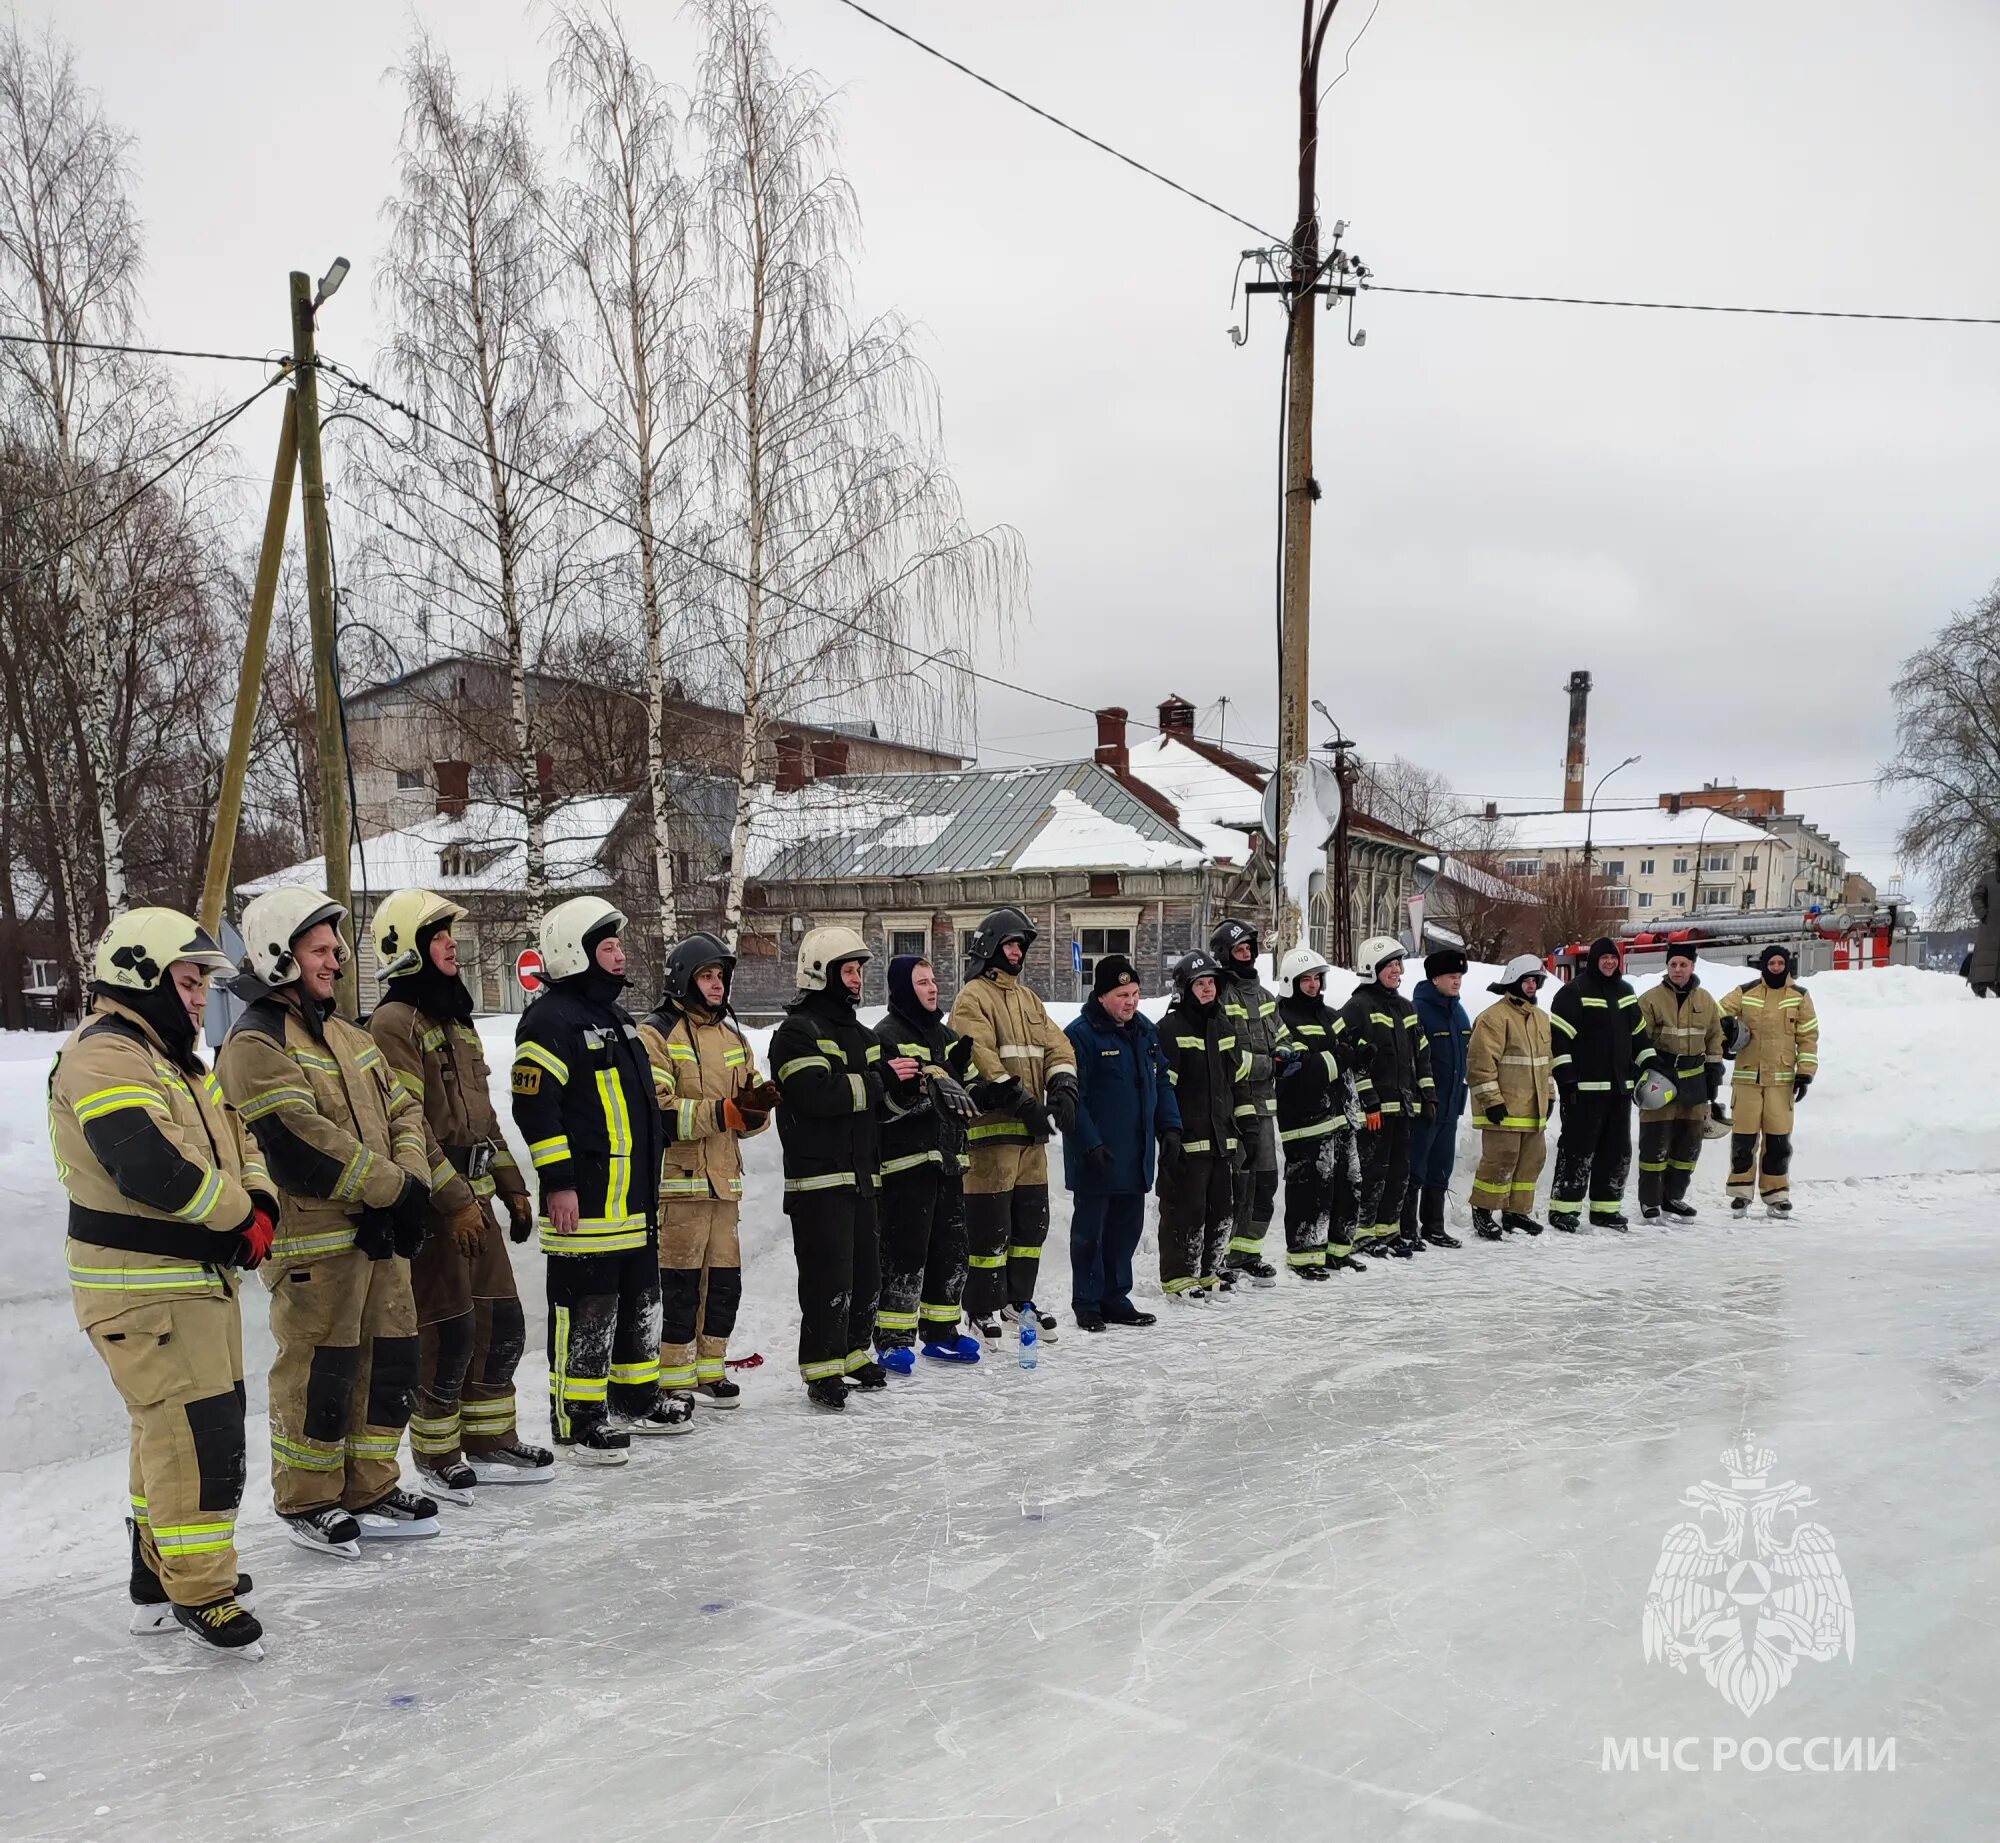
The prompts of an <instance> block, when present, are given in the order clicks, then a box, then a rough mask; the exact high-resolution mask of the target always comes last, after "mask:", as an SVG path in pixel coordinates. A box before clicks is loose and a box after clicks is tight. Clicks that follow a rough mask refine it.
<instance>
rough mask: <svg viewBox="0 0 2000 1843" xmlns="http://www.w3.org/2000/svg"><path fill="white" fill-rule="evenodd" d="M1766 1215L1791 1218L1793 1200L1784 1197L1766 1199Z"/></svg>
mask: <svg viewBox="0 0 2000 1843" xmlns="http://www.w3.org/2000/svg"><path fill="white" fill-rule="evenodd" d="M1764 1213H1765V1215H1767V1216H1789V1215H1790V1214H1791V1213H1792V1200H1791V1198H1790V1197H1784V1196H1778V1197H1766V1198H1765V1199H1764Z"/></svg>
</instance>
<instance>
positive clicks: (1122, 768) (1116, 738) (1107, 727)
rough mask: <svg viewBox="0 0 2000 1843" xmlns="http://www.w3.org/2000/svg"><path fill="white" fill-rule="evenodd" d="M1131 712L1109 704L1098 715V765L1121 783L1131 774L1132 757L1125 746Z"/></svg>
mask: <svg viewBox="0 0 2000 1843" xmlns="http://www.w3.org/2000/svg"><path fill="white" fill-rule="evenodd" d="M1131 714H1132V713H1131V712H1130V711H1129V710H1127V709H1126V708H1125V707H1124V706H1123V705H1122V704H1107V705H1106V706H1105V707H1104V708H1103V709H1102V710H1100V711H1099V712H1098V713H1097V765H1098V766H1099V767H1100V768H1108V769H1110V770H1111V772H1112V773H1113V774H1115V775H1116V776H1117V777H1118V778H1119V779H1120V780H1121V781H1122V780H1124V778H1125V777H1126V775H1127V774H1129V773H1130V772H1131V768H1132V756H1131V752H1130V751H1129V750H1128V749H1127V748H1126V746H1125V723H1126V719H1127V718H1129V717H1130V716H1131Z"/></svg>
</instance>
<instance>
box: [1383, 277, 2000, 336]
mask: <svg viewBox="0 0 2000 1843" xmlns="http://www.w3.org/2000/svg"><path fill="white" fill-rule="evenodd" d="M1361 285H1362V287H1363V288H1365V289H1367V290H1368V291H1369V293H1371V294H1414V295H1427V296H1430V297H1432V298H1434V299H1438V300H1447V301H1524V302H1528V303H1531V304H1535V305H1540V306H1550V307H1636V308H1643V309H1647V310H1649V311H1651V312H1656V313H1670V314H1758V315H1762V316H1764V317H1766V318H1771V319H1782V320H1901V321H1907V322H1911V323H1913V324H1916V325H1920V326H2000V315H1989V314H1897V313H1870V312H1865V311H1863V310H1861V309H1858V308H1845V307H1746V306H1743V305H1740V304H1738V303H1730V302H1718V301H1625V300H1613V299H1609V298H1605V297H1600V296H1594V295H1581V294H1501V293H1499V292H1497V291H1495V290H1492V289H1483V288H1401V287H1395V286H1392V285H1391V284H1390V283H1388V282H1374V281H1366V282H1363V283H1362V284H1361Z"/></svg>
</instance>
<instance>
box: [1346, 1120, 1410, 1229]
mask: <svg viewBox="0 0 2000 1843" xmlns="http://www.w3.org/2000/svg"><path fill="white" fill-rule="evenodd" d="M1360 1151H1361V1199H1360V1211H1359V1219H1358V1221H1357V1222H1356V1225H1355V1230H1354V1242H1355V1246H1357V1247H1360V1248H1366V1247H1370V1246H1372V1245H1374V1244H1376V1243H1387V1242H1391V1241H1394V1240H1395V1239H1396V1237H1397V1236H1398V1235H1399V1234H1401V1232H1402V1224H1403V1192H1404V1191H1405V1190H1407V1189H1408V1188H1409V1183H1410V1117H1409V1115H1408V1114H1400V1113H1389V1114H1384V1115H1383V1116H1382V1126H1381V1130H1380V1131H1378V1132H1373V1133H1368V1132H1364V1133H1363V1134H1362V1135H1361V1146H1360Z"/></svg>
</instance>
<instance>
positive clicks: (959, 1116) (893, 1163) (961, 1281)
mask: <svg viewBox="0 0 2000 1843" xmlns="http://www.w3.org/2000/svg"><path fill="white" fill-rule="evenodd" d="M888 986H889V1012H888V1015H887V1016H886V1017H884V1018H883V1020H882V1021H881V1023H879V1024H878V1025H876V1026H875V1037H876V1040H877V1042H878V1043H880V1045H881V1048H882V1060H881V1063H880V1065H879V1066H880V1068H881V1071H882V1111H883V1122H882V1190H881V1195H880V1197H879V1199H878V1202H879V1205H880V1210H881V1218H882V1292H881V1298H880V1300H879V1302H878V1303H877V1305H876V1308H875V1349H876V1354H877V1356H878V1358H879V1359H880V1361H881V1362H882V1363H883V1364H884V1365H885V1366H886V1367H887V1368H889V1369H892V1370H895V1371H897V1372H899V1373H901V1374H907V1373H908V1372H909V1371H910V1370H911V1369H913V1368H914V1367H915V1362H916V1359H915V1355H914V1348H915V1346H916V1344H917V1343H918V1341H919V1340H920V1339H921V1341H922V1343H923V1349H924V1354H925V1355H926V1356H928V1357H933V1358H936V1359H937V1360H938V1361H939V1362H943V1363H966V1362H977V1361H978V1360H979V1340H978V1339H977V1338H971V1337H962V1336H961V1335H960V1334H959V1320H960V1316H961V1313H962V1311H963V1307H964V1300H965V1276H966V1264H965V1258H966V1246H965V1194H964V1186H965V1167H966V1165H967V1163H968V1162H969V1160H968V1158H967V1155H966V1150H965V1147H966V1138H965V1129H966V1127H967V1126H968V1125H969V1124H970V1122H971V1119H972V1116H973V1115H974V1114H975V1113H976V1112H977V1111H978V1107H979V1103H980V1101H981V1100H984V1099H988V1098H990V1097H989V1096H988V1095H987V1093H986V1084H985V1083H983V1082H982V1081H981V1080H980V1079H979V1077H978V1075H977V1074H976V1073H975V1072H974V1070H973V1067H972V1045H971V1043H970V1042H968V1041H967V1040H966V1039H965V1038H964V1037H961V1036H960V1035H958V1033H957V1032H956V1031H954V1030H953V1029H952V1028H951V1026H950V1025H949V1024H947V1023H946V1022H945V1021H944V1015H943V1013H942V1012H941V1011H940V1010H939V1009H938V987H937V971H936V969H935V968H934V967H933V966H932V965H931V963H930V962H929V961H928V960H926V959H923V958H922V957H921V956H919V955H916V954H898V955H897V956H896V958H895V959H893V960H891V961H890V962H889V979H888Z"/></svg>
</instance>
